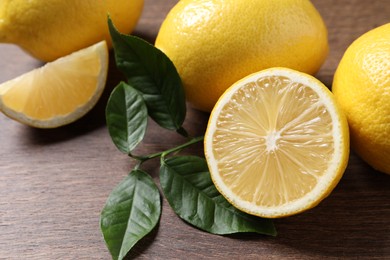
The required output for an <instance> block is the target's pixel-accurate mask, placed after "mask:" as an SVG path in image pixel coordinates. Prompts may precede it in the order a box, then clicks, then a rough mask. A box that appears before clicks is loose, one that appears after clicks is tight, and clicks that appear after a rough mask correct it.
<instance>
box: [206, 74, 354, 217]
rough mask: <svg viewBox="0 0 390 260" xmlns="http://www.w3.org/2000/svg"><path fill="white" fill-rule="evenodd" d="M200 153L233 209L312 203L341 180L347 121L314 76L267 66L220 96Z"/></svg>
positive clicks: (263, 211)
mask: <svg viewBox="0 0 390 260" xmlns="http://www.w3.org/2000/svg"><path fill="white" fill-rule="evenodd" d="M205 155H206V159H207V163H208V166H209V169H210V174H211V177H212V180H213V182H214V184H215V186H216V187H217V189H218V190H219V191H220V192H221V194H223V196H224V197H226V199H227V200H228V201H230V202H231V203H232V204H233V205H234V206H236V207H237V208H238V209H240V210H242V211H244V212H247V213H249V214H253V215H256V216H261V217H267V218H277V217H284V216H289V215H293V214H297V213H299V212H303V211H305V210H307V209H310V208H312V207H314V206H315V205H317V204H318V203H319V202H320V201H321V200H323V199H324V198H325V197H326V196H327V195H329V194H330V192H331V191H332V190H333V188H334V187H335V186H336V185H337V183H338V182H339V180H340V178H341V177H342V175H343V173H344V171H345V168H346V166H347V163H348V157H349V132H348V124H347V120H346V117H345V115H344V114H343V112H342V111H341V110H340V109H339V107H338V105H337V104H336V102H335V99H334V97H333V95H332V93H331V92H330V91H329V89H328V88H326V87H325V86H324V85H323V84H322V83H321V82H320V81H318V80H317V79H315V78H314V77H312V76H310V75H308V74H304V73H301V72H297V71H295V70H291V69H286V68H271V69H267V70H263V71H260V72H257V73H254V74H251V75H249V76H247V77H245V78H243V79H242V80H239V81H238V82H236V83H234V84H233V85H232V86H231V87H230V88H229V89H228V90H227V91H226V92H225V93H224V94H223V95H222V96H221V97H220V99H219V100H218V102H217V104H216V105H215V107H214V109H213V110H212V112H211V115H210V119H209V123H208V126H207V131H206V134H205Z"/></svg>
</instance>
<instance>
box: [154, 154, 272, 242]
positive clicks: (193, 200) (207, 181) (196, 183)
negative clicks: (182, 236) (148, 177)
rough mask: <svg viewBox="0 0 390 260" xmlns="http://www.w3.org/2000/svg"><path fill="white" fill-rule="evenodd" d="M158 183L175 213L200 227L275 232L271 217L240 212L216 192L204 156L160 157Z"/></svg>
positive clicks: (225, 231) (214, 230)
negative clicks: (265, 217)
mask: <svg viewBox="0 0 390 260" xmlns="http://www.w3.org/2000/svg"><path fill="white" fill-rule="evenodd" d="M160 182H161V187H162V189H163V192H164V195H165V197H166V198H167V200H168V202H169V204H170V205H171V207H172V208H173V210H174V211H175V212H176V214H178V215H179V216H180V218H182V219H183V220H185V221H187V222H189V223H190V224H192V225H194V226H196V227H198V228H200V229H202V230H205V231H208V232H210V233H214V234H231V233H237V232H256V233H260V234H265V235H272V236H275V235H276V230H275V227H274V225H273V223H272V221H271V220H270V219H262V218H258V217H255V216H252V215H249V214H246V213H243V212H241V211H239V210H238V209H236V208H235V207H233V206H232V205H231V204H230V203H229V202H228V201H227V200H226V199H225V198H224V197H223V196H222V195H221V194H220V193H219V192H218V190H217V189H216V188H215V186H214V184H213V182H212V180H211V177H210V173H209V171H208V167H207V164H206V161H205V160H204V159H203V158H200V157H196V156H182V157H172V158H169V159H165V160H163V162H162V165H161V169H160Z"/></svg>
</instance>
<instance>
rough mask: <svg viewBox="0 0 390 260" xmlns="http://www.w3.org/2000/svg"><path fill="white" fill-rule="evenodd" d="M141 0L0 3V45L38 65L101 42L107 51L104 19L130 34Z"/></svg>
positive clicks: (15, 0) (9, 0)
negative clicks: (7, 45)
mask: <svg viewBox="0 0 390 260" xmlns="http://www.w3.org/2000/svg"><path fill="white" fill-rule="evenodd" d="M143 3H144V1H143V0H116V1H114V0H82V1H78V0H67V1H62V0H30V1H25V0H4V1H0V42H3V43H13V44H17V45H19V46H20V47H21V48H22V49H24V50H25V51H26V52H28V53H29V54H31V55H32V56H34V57H35V58H37V59H39V60H42V61H46V62H48V61H53V60H55V59H57V58H59V57H63V56H66V55H68V54H70V53H72V52H74V51H77V50H80V49H83V48H86V47H88V46H90V45H93V44H95V43H97V42H99V41H102V40H105V41H106V42H107V43H108V46H109V47H111V37H110V34H109V31H108V25H107V16H108V15H110V17H111V18H112V20H113V22H114V24H115V26H116V27H117V28H118V30H120V31H121V32H123V33H130V32H131V31H132V30H133V29H134V27H135V26H136V24H137V22H138V19H139V18H140V16H141V13H142V8H143Z"/></svg>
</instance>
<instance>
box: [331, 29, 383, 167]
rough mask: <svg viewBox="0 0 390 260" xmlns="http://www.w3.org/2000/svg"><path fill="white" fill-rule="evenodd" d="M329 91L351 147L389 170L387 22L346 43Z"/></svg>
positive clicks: (373, 163) (367, 159)
mask: <svg viewBox="0 0 390 260" xmlns="http://www.w3.org/2000/svg"><path fill="white" fill-rule="evenodd" d="M332 91H333V93H334V95H335V96H336V98H337V100H338V102H339V103H340V105H341V107H342V109H343V110H344V111H345V113H346V115H347V118H348V123H349V127H350V130H351V144H352V147H353V149H354V151H356V153H357V154H358V155H360V157H361V158H362V159H363V160H365V161H366V162H367V163H368V164H370V165H371V166H372V167H373V168H374V169H376V170H378V171H382V172H385V173H388V174H390V23H388V24H385V25H382V26H380V27H378V28H375V29H373V30H371V31H369V32H367V33H365V34H363V35H362V36H360V37H359V38H358V39H356V40H355V41H354V42H353V43H352V44H351V45H350V46H349V47H348V49H347V50H346V52H345V53H344V56H343V57H342V59H341V61H340V64H339V66H338V67H337V70H336V73H335V76H334V81H333V86H332Z"/></svg>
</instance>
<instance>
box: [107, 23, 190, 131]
mask: <svg viewBox="0 0 390 260" xmlns="http://www.w3.org/2000/svg"><path fill="white" fill-rule="evenodd" d="M108 25H109V29H110V33H111V38H112V41H113V46H114V51H115V60H116V64H117V67H118V68H119V70H121V71H122V72H123V73H124V74H125V76H126V77H127V80H128V82H129V83H130V85H132V86H133V87H134V88H136V89H137V90H138V91H139V92H141V93H142V95H143V98H144V100H145V102H146V104H147V107H148V113H149V115H150V117H151V118H152V119H153V120H154V121H156V122H157V123H158V124H159V125H160V126H161V127H164V128H167V129H170V130H178V129H181V126H182V124H183V121H184V118H185V114H186V103H185V95H184V89H183V86H182V82H181V79H180V76H179V74H178V73H177V71H176V68H175V66H174V65H173V63H172V61H171V60H170V59H169V58H168V57H167V56H166V55H165V54H164V53H163V52H162V51H160V50H159V49H157V48H155V47H154V46H153V45H151V44H150V43H148V42H146V41H144V40H143V39H141V38H138V37H135V36H131V35H125V34H121V33H120V32H118V31H117V30H116V28H115V27H114V25H113V23H112V21H111V19H108Z"/></svg>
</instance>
